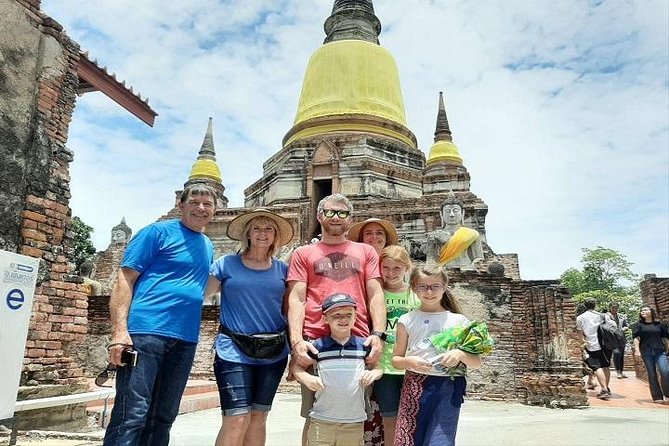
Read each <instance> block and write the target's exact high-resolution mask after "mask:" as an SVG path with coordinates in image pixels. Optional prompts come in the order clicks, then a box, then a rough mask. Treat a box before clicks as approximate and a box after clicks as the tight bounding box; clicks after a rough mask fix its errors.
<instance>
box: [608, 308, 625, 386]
mask: <svg viewBox="0 0 669 446" xmlns="http://www.w3.org/2000/svg"><path fill="white" fill-rule="evenodd" d="M608 317H609V318H611V320H612V321H613V322H615V324H616V327H618V329H620V330H621V331H623V330H625V329H626V328H627V318H626V317H625V315H624V314H622V313H619V312H618V304H617V303H615V302H612V303H610V304H609V312H608ZM625 345H626V342H625V341H622V342H621V343H620V345H619V346H618V348H614V349H613V366H614V367H615V369H616V375H617V377H618V379H622V378H627V375H625V372H624V370H623V368H624V366H625Z"/></svg>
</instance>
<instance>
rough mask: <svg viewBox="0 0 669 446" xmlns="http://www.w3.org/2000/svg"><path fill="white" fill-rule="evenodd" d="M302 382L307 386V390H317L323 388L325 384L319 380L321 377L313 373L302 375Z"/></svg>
mask: <svg viewBox="0 0 669 446" xmlns="http://www.w3.org/2000/svg"><path fill="white" fill-rule="evenodd" d="M302 384H304V385H305V386H307V387H308V388H309V390H311V391H312V392H318V391H319V390H323V389H325V386H324V385H323V381H322V380H321V378H320V377H318V376H314V375H309V376H307V377H304V378H303V380H302Z"/></svg>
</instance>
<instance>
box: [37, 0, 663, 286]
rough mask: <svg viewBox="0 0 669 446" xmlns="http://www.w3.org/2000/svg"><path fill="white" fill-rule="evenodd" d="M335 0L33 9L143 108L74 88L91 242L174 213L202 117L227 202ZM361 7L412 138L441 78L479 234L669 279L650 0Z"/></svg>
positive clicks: (427, 140) (539, 268)
mask: <svg viewBox="0 0 669 446" xmlns="http://www.w3.org/2000/svg"><path fill="white" fill-rule="evenodd" d="M409 3H410V6H408V5H409ZM332 4H333V1H332V0H299V1H298V0H292V1H285V0H284V1H280V0H255V1H244V2H239V1H215V0H192V1H187V2H163V1H158V0H147V1H141V2H131V1H128V0H119V1H115V2H106V1H105V2H103V1H90V0H89V1H83V0H60V1H55V0H44V1H43V2H42V8H43V10H44V11H45V12H47V13H48V14H49V15H50V16H52V17H53V18H55V19H56V20H57V21H59V22H60V23H61V24H63V25H64V26H65V29H66V30H67V32H68V34H69V35H70V36H72V37H73V38H74V39H75V40H76V41H77V42H79V43H80V44H81V46H82V49H84V50H87V51H89V52H90V56H91V58H96V59H98V61H99V63H100V64H101V65H106V66H108V67H109V70H110V71H113V72H115V73H116V74H117V76H118V77H119V78H121V79H125V80H126V82H127V83H129V84H130V85H133V86H134V89H135V91H140V92H141V94H142V96H143V97H146V96H148V97H149V98H150V103H151V105H152V107H153V108H154V109H155V110H156V111H157V112H158V113H159V116H158V118H157V120H156V125H155V127H154V128H149V127H148V126H146V125H144V124H142V123H141V122H140V121H139V120H137V119H136V118H134V117H132V116H131V115H129V114H128V113H127V112H126V111H125V110H124V109H122V108H121V107H120V106H118V105H117V104H115V103H114V102H112V101H111V100H109V99H108V98H106V97H105V96H103V95H102V94H100V93H90V94H86V95H84V96H83V97H80V98H79V99H78V101H77V108H76V111H75V114H74V118H73V121H72V124H71V127H70V136H69V140H68V146H69V147H70V148H71V149H72V150H73V151H74V152H75V160H74V162H73V163H72V165H71V174H72V184H71V186H72V200H71V206H72V209H73V213H74V215H78V216H79V217H81V218H82V219H83V220H84V221H85V222H87V223H88V224H89V225H91V226H93V227H94V228H95V233H94V242H95V245H96V247H97V248H98V249H105V248H106V247H107V245H108V243H109V241H110V229H111V227H112V226H114V225H115V224H117V223H118V222H119V221H120V220H121V217H123V216H125V217H126V221H127V223H128V225H130V226H131V227H132V228H133V229H134V230H135V231H136V230H137V229H139V228H141V227H143V226H145V225H146V224H148V223H150V222H152V221H154V220H155V219H156V218H158V217H159V216H160V215H163V214H164V213H166V212H167V211H168V210H169V209H170V208H171V206H172V203H173V202H172V200H173V198H174V191H175V190H178V189H180V188H181V187H182V185H183V183H184V182H185V181H186V180H187V176H188V173H189V172H190V168H191V166H192V164H193V162H194V161H195V158H196V156H197V151H198V149H199V147H200V144H201V142H202V138H203V136H204V131H205V128H206V124H207V118H208V117H209V116H212V117H213V118H214V141H215V144H216V151H217V159H218V164H219V166H220V168H221V172H222V175H223V184H224V185H225V187H226V195H227V197H228V198H229V200H230V207H236V206H242V205H243V190H244V189H245V188H246V187H248V186H249V185H251V184H252V183H253V182H254V181H256V180H257V179H259V178H260V177H261V176H262V163H263V162H264V161H265V160H266V159H267V158H269V157H270V156H271V155H272V154H273V153H275V152H277V151H278V150H279V149H280V148H281V139H282V138H283V136H284V135H285V133H286V132H287V131H288V130H289V129H290V127H291V125H292V123H293V119H294V116H295V110H296V106H297V101H298V98H299V93H300V88H301V84H302V78H303V75H304V69H305V67H306V64H307V60H308V58H309V56H310V55H311V54H312V53H313V51H315V50H316V49H317V48H318V47H319V46H320V45H321V44H322V41H323V38H324V33H323V21H324V20H325V18H326V17H327V16H328V15H329V13H330V11H331V9H332ZM374 4H375V9H376V14H377V16H378V17H379V19H380V20H381V23H382V25H383V30H382V33H381V36H380V40H381V45H383V46H384V47H385V48H387V49H389V50H390V52H391V53H392V54H393V55H394V57H395V60H396V62H397V65H398V67H399V71H400V80H401V83H402V90H403V95H404V101H405V106H406V114H407V120H408V125H409V128H410V129H411V130H412V131H413V132H414V133H415V134H416V136H417V138H418V143H419V147H420V148H421V149H422V150H423V151H425V152H427V151H428V150H429V148H430V145H431V144H432V138H433V132H434V125H435V119H436V111H437V100H438V92H439V91H444V95H445V99H446V109H447V113H448V118H449V122H450V124H451V130H452V131H453V137H454V142H455V143H456V144H457V145H458V147H459V149H460V154H461V155H462V157H463V158H464V162H465V166H466V167H467V169H468V170H469V172H470V174H471V177H472V181H471V190H472V192H474V193H475V194H476V195H478V196H479V197H480V198H482V199H483V200H484V201H485V202H486V203H487V204H488V207H489V212H488V217H487V221H486V228H487V238H488V242H489V244H490V245H491V247H492V248H493V250H494V251H495V252H498V253H518V255H519V257H520V267H521V275H522V277H523V278H525V279H543V278H556V277H558V276H559V275H560V274H561V273H562V272H563V271H564V270H565V269H567V268H569V267H571V266H578V264H579V260H580V257H581V254H582V253H581V248H583V247H595V246H598V245H601V246H605V247H607V248H612V249H616V250H619V251H621V252H623V253H625V254H626V255H627V256H628V258H629V260H630V261H631V262H633V263H634V270H635V272H637V273H639V274H644V273H656V274H658V275H660V276H668V275H669V124H668V123H669V88H668V86H669V62H668V59H669V34H668V33H669V31H667V30H668V29H669V23H668V21H669V19H668V17H669V10H668V8H669V6H668V5H667V3H666V1H665V0H643V1H642V0H639V1H631V0H630V1H623V0H609V1H584V0H555V1H552V2H536V1H529V0H510V1H504V2H499V1H496V0H480V1H476V2H471V1H439V0H432V1H427V0H416V1H413V2H406V1H405V0H384V1H378V0H377V1H376V2H375V3H374Z"/></svg>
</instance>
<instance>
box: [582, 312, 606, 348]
mask: <svg viewBox="0 0 669 446" xmlns="http://www.w3.org/2000/svg"><path fill="white" fill-rule="evenodd" d="M601 322H602V313H598V312H596V311H595V310H588V311H586V312H585V313H582V314H581V315H580V316H578V317H577V318H576V328H578V329H579V330H581V331H582V332H583V334H584V335H585V343H586V347H585V348H587V349H588V350H589V351H591V352H596V351H597V350H601V349H602V347H601V346H600V345H599V338H598V337H597V326H599V324H600V323H601Z"/></svg>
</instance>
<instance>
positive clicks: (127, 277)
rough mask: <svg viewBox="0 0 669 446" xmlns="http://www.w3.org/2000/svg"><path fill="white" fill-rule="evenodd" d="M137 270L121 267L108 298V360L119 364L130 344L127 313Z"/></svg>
mask: <svg viewBox="0 0 669 446" xmlns="http://www.w3.org/2000/svg"><path fill="white" fill-rule="evenodd" d="M138 277H139V272H138V271H135V270H134V269H130V268H121V269H120V270H119V273H118V276H117V278H116V283H115V284H114V289H113V290H112V294H111V297H110V298H109V316H110V318H111V325H112V335H111V339H110V341H109V344H110V346H109V362H110V363H112V364H116V365H120V364H121V352H122V351H123V349H124V348H125V346H127V345H132V339H131V338H130V334H128V313H129V311H130V302H132V293H133V290H134V288H135V282H136V281H137V278H138Z"/></svg>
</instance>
